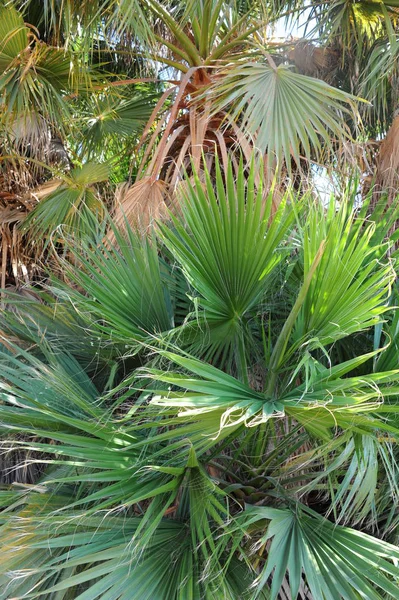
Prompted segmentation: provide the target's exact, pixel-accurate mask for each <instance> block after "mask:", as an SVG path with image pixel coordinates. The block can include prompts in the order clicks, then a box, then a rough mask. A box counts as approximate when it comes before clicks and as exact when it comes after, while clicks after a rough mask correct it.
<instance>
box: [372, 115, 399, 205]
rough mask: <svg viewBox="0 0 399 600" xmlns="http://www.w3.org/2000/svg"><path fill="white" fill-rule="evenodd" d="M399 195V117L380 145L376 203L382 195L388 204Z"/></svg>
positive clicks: (375, 191)
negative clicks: (385, 196)
mask: <svg viewBox="0 0 399 600" xmlns="http://www.w3.org/2000/svg"><path fill="white" fill-rule="evenodd" d="M398 193H399V115H397V116H396V117H395V119H394V121H393V123H392V125H391V127H390V129H389V130H388V133H387V135H386V137H385V139H384V140H383V141H382V142H381V144H380V149H379V153H378V158H377V170H376V185H375V190H374V196H375V199H376V201H377V200H378V198H379V197H380V196H381V194H386V195H387V199H388V202H390V201H392V200H393V198H395V197H397V195H398Z"/></svg>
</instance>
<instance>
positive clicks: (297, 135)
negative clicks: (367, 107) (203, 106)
mask: <svg viewBox="0 0 399 600" xmlns="http://www.w3.org/2000/svg"><path fill="white" fill-rule="evenodd" d="M213 94H214V95H215V100H216V104H217V105H218V106H219V107H220V108H227V107H229V110H230V115H231V118H233V119H236V120H237V119H240V126H241V128H243V129H244V130H245V131H247V132H248V133H250V134H251V135H253V136H254V137H255V145H256V147H258V148H259V149H260V150H261V151H262V152H267V153H268V154H269V155H270V160H271V161H273V160H274V159H276V160H277V161H278V162H279V163H281V161H282V159H284V160H285V162H286V164H287V165H288V168H290V164H291V158H293V159H294V160H295V162H296V163H297V164H299V161H300V156H301V155H304V156H305V157H306V158H308V159H310V158H311V157H312V154H314V155H315V156H320V155H321V153H322V152H324V151H325V149H326V148H331V147H332V138H333V137H335V138H337V139H345V138H348V137H350V133H349V129H348V128H347V127H346V125H345V122H344V116H346V115H352V116H353V115H354V114H355V113H356V109H355V105H354V100H355V99H354V98H353V96H350V95H349V94H346V93H345V92H343V91H342V90H339V89H336V88H333V87H331V86H329V85H328V84H326V83H325V82H324V81H321V80H319V79H314V78H312V77H307V76H305V75H300V74H298V73H295V72H293V71H292V69H290V68H289V67H288V66H286V65H279V66H278V67H276V66H275V65H273V66H271V65H270V64H262V63H246V64H242V65H237V66H233V67H232V68H229V69H228V70H227V69H226V71H225V72H224V73H223V76H222V77H221V78H220V81H218V82H217V83H216V84H215V85H214V88H213Z"/></svg>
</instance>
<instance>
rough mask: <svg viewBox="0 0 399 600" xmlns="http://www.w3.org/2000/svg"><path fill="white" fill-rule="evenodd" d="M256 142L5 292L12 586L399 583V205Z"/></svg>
mask: <svg viewBox="0 0 399 600" xmlns="http://www.w3.org/2000/svg"><path fill="white" fill-rule="evenodd" d="M251 165H252V166H251V168H250V171H249V173H248V172H247V171H246V167H245V161H244V160H242V161H241V163H240V164H239V167H238V177H237V178H236V176H235V170H236V166H235V165H234V164H233V162H229V163H228V165H227V169H226V170H224V169H223V165H221V164H219V161H218V160H216V162H215V163H214V167H213V169H212V171H211V172H210V171H209V170H206V169H205V179H203V178H202V175H201V174H200V173H197V171H196V169H195V167H194V166H193V169H192V173H193V175H192V177H191V178H189V179H187V181H186V183H185V186H184V188H183V189H184V190H185V191H184V195H183V198H182V200H181V211H180V213H179V214H178V215H177V216H174V217H171V220H170V221H166V222H164V223H163V224H162V223H160V224H158V226H157V228H156V229H155V228H151V229H150V230H149V231H148V232H147V235H146V236H142V235H140V234H137V233H135V232H134V231H133V230H132V229H130V228H129V227H128V226H126V234H125V235H122V234H121V233H120V232H119V231H118V229H117V228H116V227H115V226H114V225H113V226H112V228H113V233H114V243H113V244H111V242H110V241H109V238H105V239H104V237H103V234H102V233H101V232H100V233H99V234H98V235H97V238H96V237H95V236H96V232H93V234H92V235H91V236H89V237H87V238H83V239H82V241H81V242H80V243H79V245H76V240H74V239H73V238H71V239H70V241H68V238H67V239H66V240H65V243H66V245H67V248H68V250H69V251H70V253H71V255H72V260H70V259H68V258H66V259H65V260H64V263H63V274H64V275H65V277H64V280H56V279H54V278H53V281H52V283H51V286H50V287H49V288H48V289H47V290H43V291H41V292H39V291H36V293H35V294H34V295H32V296H31V297H30V298H29V299H27V298H25V299H24V300H22V301H21V298H20V297H18V296H16V295H12V294H9V297H8V298H7V301H8V306H9V307H10V308H11V307H12V310H9V311H7V312H3V314H2V316H1V321H2V322H1V328H2V330H3V331H4V332H5V336H4V337H3V344H4V346H3V350H2V353H1V363H2V367H1V370H2V376H3V379H4V382H3V383H2V387H1V396H0V398H1V404H0V422H1V428H2V432H3V435H4V436H5V437H4V440H5V441H3V451H4V452H7V451H12V452H15V451H16V450H25V451H28V452H29V454H28V455H27V458H26V461H25V462H26V464H25V467H26V466H27V464H32V465H34V464H39V465H42V468H44V469H45V471H44V474H43V475H42V476H41V477H40V478H39V479H38V480H37V481H36V483H35V484H34V485H23V484H22V485H21V484H20V485H16V486H10V487H4V486H3V489H2V490H1V491H0V499H1V503H2V506H4V507H5V509H4V510H3V512H2V513H1V534H0V535H1V538H2V545H3V548H4V549H5V551H3V553H2V560H1V567H0V573H1V574H0V581H1V590H2V591H1V592H0V598H4V600H5V599H6V598H7V599H8V598H41V597H46V598H49V599H50V598H65V599H66V598H75V599H79V600H84V599H85V600H88V599H89V600H94V599H96V598H101V599H103V600H105V599H110V598H114V599H115V600H116V599H119V600H128V599H129V600H134V599H136V598H137V599H138V600H145V599H148V600H149V599H153V598H160V599H162V600H168V599H173V600H175V599H179V598H180V599H183V598H184V599H185V598H209V599H211V598H212V599H214V598H220V599H226V598H231V599H235V600H238V599H242V598H252V599H255V598H265V599H266V598H267V599H269V598H270V599H274V598H287V597H288V598H293V599H294V598H297V597H302V598H308V599H313V600H324V599H331V600H332V599H334V600H336V599H337V598H343V599H345V600H357V599H358V598H360V597H363V598H373V599H376V600H377V599H382V598H398V581H399V569H398V567H397V560H398V559H399V549H398V546H397V545H396V544H397V530H396V525H397V519H398V515H397V508H396V500H395V499H396V498H397V493H398V489H397V486H398V483H397V482H398V465H397V451H396V440H397V436H398V434H399V432H398V425H397V423H398V403H397V398H398V394H399V386H398V381H399V371H398V369H397V368H396V367H397V331H398V327H397V312H396V311H395V309H394V308H393V307H394V305H395V303H396V301H395V297H396V296H395V294H396V292H395V291H393V290H395V289H396V284H395V272H394V270H393V260H394V259H395V254H392V244H393V242H394V238H393V239H392V240H388V241H385V240H386V239H387V232H388V231H389V230H390V229H391V227H392V223H393V222H394V221H395V220H396V219H397V216H398V215H397V210H398V209H397V208H395V207H391V208H390V209H389V210H386V209H385V206H384V203H383V202H380V203H379V204H378V205H377V207H376V209H375V211H374V212H373V213H372V215H371V216H370V210H369V203H370V198H369V200H368V203H365V204H364V205H363V206H362V208H361V209H360V210H359V209H356V206H355V200H356V189H354V190H350V189H349V190H348V192H347V194H346V196H345V197H343V198H340V205H339V208H338V209H337V207H336V199H335V198H333V199H332V201H331V204H330V206H329V207H328V208H327V209H326V208H325V207H323V206H321V205H320V204H319V203H316V202H314V201H312V199H311V196H310V195H308V196H305V197H304V198H302V200H300V199H299V198H298V197H295V196H294V195H293V194H294V193H293V192H290V191H287V192H286V194H285V196H284V198H283V200H282V201H281V202H280V204H279V206H278V207H277V209H274V208H273V201H272V200H273V192H272V191H271V192H269V193H268V194H267V195H266V196H265V194H264V192H263V191H262V189H261V187H262V182H260V183H259V182H258V184H256V183H255V179H256V175H257V174H258V171H257V163H256V161H255V160H254V161H252V163H251ZM201 171H203V170H201ZM273 211H275V212H274V214H273ZM93 235H94V238H93ZM65 279H66V280H67V281H68V282H69V283H66V282H65ZM20 467H22V465H20ZM298 594H299V596H298Z"/></svg>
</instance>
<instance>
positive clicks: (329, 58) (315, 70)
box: [288, 40, 339, 77]
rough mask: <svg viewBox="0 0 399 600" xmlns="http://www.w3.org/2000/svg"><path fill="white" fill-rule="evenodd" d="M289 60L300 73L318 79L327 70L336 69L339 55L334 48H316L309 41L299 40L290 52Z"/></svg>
mask: <svg viewBox="0 0 399 600" xmlns="http://www.w3.org/2000/svg"><path fill="white" fill-rule="evenodd" d="M288 59H289V60H290V61H291V62H293V63H294V64H295V66H296V68H297V69H298V71H300V73H303V74H304V75H310V76H313V77H317V76H320V75H321V74H323V73H324V72H325V71H326V70H327V69H329V70H331V69H334V68H336V66H337V63H338V61H339V55H338V53H337V51H335V50H333V49H332V48H329V47H321V46H316V45H315V44H313V43H312V42H309V41H307V40H299V41H298V42H297V43H296V44H295V45H294V47H293V48H292V49H291V50H290V51H289V52H288Z"/></svg>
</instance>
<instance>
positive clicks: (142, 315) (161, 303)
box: [55, 227, 173, 348]
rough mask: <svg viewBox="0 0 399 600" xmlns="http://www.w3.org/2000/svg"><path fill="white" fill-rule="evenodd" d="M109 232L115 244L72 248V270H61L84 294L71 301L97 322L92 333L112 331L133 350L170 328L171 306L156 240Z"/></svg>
mask: <svg viewBox="0 0 399 600" xmlns="http://www.w3.org/2000/svg"><path fill="white" fill-rule="evenodd" d="M111 232H112V233H113V236H114V239H113V241H111V240H110V239H108V240H107V239H105V240H102V241H101V242H100V243H98V244H93V242H92V240H91V239H90V238H89V239H85V240H84V241H83V242H82V244H81V246H80V247H79V249H77V248H76V247H73V246H72V245H70V250H71V252H72V253H73V255H74V256H75V258H76V265H73V264H67V263H66V262H65V263H64V266H65V269H66V272H67V273H68V277H70V278H71V281H74V283H75V284H76V285H77V286H78V287H79V288H80V289H82V290H83V291H84V293H80V292H78V291H77V290H75V291H74V292H73V293H72V295H70V298H73V302H74V303H76V304H75V305H76V306H79V307H80V310H81V312H82V313H83V314H88V315H90V321H91V323H96V326H94V331H95V330H96V329H97V331H103V332H104V333H105V335H107V336H108V334H109V332H110V330H111V329H112V331H113V334H112V336H113V339H114V341H115V342H120V343H123V344H126V345H127V348H132V347H136V345H137V342H138V340H143V339H145V338H146V337H147V336H149V335H154V334H160V333H162V332H164V331H168V330H169V329H171V328H172V327H173V312H172V304H171V299H170V294H169V291H168V287H167V284H166V282H165V281H164V278H163V276H162V264H161V262H160V260H159V256H158V248H157V244H156V240H155V238H153V239H150V238H141V237H140V236H139V235H138V234H137V233H135V232H134V231H132V230H131V229H129V228H128V229H127V236H126V237H125V236H123V235H122V234H121V233H120V232H118V230H117V229H116V228H115V227H111ZM68 247H69V246H68ZM55 287H57V286H55ZM62 289H63V286H61V290H62ZM65 291H66V290H65V288H64V292H65ZM61 293H62V292H61Z"/></svg>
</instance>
